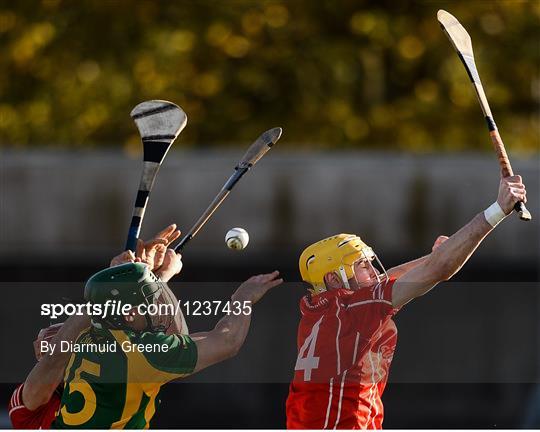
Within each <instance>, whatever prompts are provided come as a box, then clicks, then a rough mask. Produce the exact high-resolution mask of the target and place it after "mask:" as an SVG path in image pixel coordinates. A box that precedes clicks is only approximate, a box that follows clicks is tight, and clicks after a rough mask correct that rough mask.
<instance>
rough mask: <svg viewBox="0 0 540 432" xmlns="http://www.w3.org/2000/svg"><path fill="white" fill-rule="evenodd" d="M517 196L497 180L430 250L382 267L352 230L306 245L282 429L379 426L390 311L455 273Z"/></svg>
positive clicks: (520, 190) (521, 189)
mask: <svg viewBox="0 0 540 432" xmlns="http://www.w3.org/2000/svg"><path fill="white" fill-rule="evenodd" d="M518 201H523V202H526V191H525V186H524V185H523V183H522V180H521V177H520V176H512V177H506V178H502V179H501V182H500V185H499V193H498V197H497V201H495V203H493V204H492V205H491V206H490V207H488V208H487V209H486V210H485V211H484V212H481V213H478V214H477V215H476V216H475V217H474V218H473V219H472V220H471V221H470V222H469V223H467V224H466V225H465V226H464V227H463V228H461V229H460V230H459V231H457V232H456V233H455V234H454V235H452V236H451V237H450V238H447V237H443V236H441V237H439V238H438V239H437V241H436V242H435V245H434V247H433V250H432V252H431V254H429V255H427V256H425V257H422V258H419V259H417V260H415V261H411V262H409V263H405V264H403V265H401V266H398V267H395V268H393V269H390V270H389V271H388V273H387V272H386V271H385V270H384V268H383V267H382V264H381V263H380V261H379V259H378V258H377V256H376V255H375V253H374V252H373V250H372V249H371V248H370V247H369V246H368V245H366V244H365V243H364V242H363V241H362V240H361V239H360V238H359V237H357V236H355V235H350V234H339V235H336V236H333V237H329V238H326V239H324V240H321V241H319V242H317V243H314V244H313V245H311V246H309V247H308V248H307V249H305V250H304V252H303V253H302V255H301V256H300V261H299V266H300V273H301V275H302V279H303V280H304V281H305V282H307V283H309V284H310V285H311V286H310V289H309V291H310V292H309V293H308V295H306V296H305V297H304V298H302V300H301V301H300V311H301V313H302V318H301V321H300V325H299V327H298V336H297V343H298V357H297V361H296V365H295V374H294V378H293V382H292V383H291V385H290V388H289V397H288V399H287V405H286V409H287V428H289V429H327V428H339V429H381V428H382V423H383V404H382V401H381V396H382V393H383V391H384V388H385V386H386V382H387V378H388V372H389V368H390V364H391V362H392V358H393V355H394V350H395V347H396V343H397V329H396V325H395V324H394V321H393V320H392V316H393V315H394V314H395V313H396V312H397V311H398V310H399V309H400V308H401V307H402V306H404V305H405V304H406V303H408V302H409V301H411V300H413V299H414V298H416V297H419V296H421V295H424V294H425V293H427V292H428V291H429V290H431V289H432V288H433V287H434V286H435V285H437V284H438V283H439V282H442V281H446V280H448V279H450V278H451V277H452V276H453V275H454V274H456V273H457V272H458V271H459V270H460V268H461V267H462V266H463V264H464V263H465V262H466V261H467V260H468V259H469V257H470V256H471V255H472V254H473V252H474V251H475V250H476V248H477V247H478V246H479V245H480V243H481V242H482V240H483V239H484V238H485V237H486V236H487V235H488V234H489V233H490V232H491V231H492V230H493V228H494V227H495V226H496V225H497V224H498V223H499V222H500V221H501V220H503V219H504V218H505V217H506V216H507V215H508V214H510V213H511V212H512V210H513V208H514V205H515V204H516V203H517V202H518ZM374 264H377V266H378V267H380V271H379V270H377V268H376V267H375V266H374Z"/></svg>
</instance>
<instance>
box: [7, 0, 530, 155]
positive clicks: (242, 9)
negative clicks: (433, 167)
mask: <svg viewBox="0 0 540 432" xmlns="http://www.w3.org/2000/svg"><path fill="white" fill-rule="evenodd" d="M439 8H444V9H446V10H448V11H450V12H451V13H453V14H454V15H455V16H456V17H458V19H459V20H460V21H461V22H462V24H463V25H464V26H465V28H466V29H467V30H468V31H469V33H470V35H471V37H472V40H473V47H474V49H475V54H476V61H477V65H478V68H479V71H480V75H481V77H482V80H483V83H484V86H485V87H486V90H487V94H488V98H489V100H490V103H491V105H492V110H493V112H494V115H495V119H496V121H497V123H498V125H499V128H500V130H501V134H502V136H503V138H504V139H505V141H506V143H507V145H508V146H509V148H510V150H511V151H512V152H514V153H516V152H517V153H520V152H521V153H524V154H528V153H531V152H537V151H538V149H539V146H540V138H539V130H540V123H539V102H540V71H539V68H540V28H539V23H540V1H537V0H530V1H519V0H508V1H452V2H439V1H405V0H379V1H361V0H356V1H352V0H317V1H315V0H290V1H247V0H236V1H233V0H221V1H218V0H213V1H211V0H197V1H195V0H193V1H165V0H155V1H144V0H143V1H129V0H116V1H113V0H100V1H98V0H94V1H90V0H86V1H83V0H79V1H68V0H43V1H17V2H13V1H5V0H4V1H2V2H1V3H0V53H1V54H0V144H1V145H2V146H4V147H6V146H7V147H15V148H16V147H20V148H27V147H38V146H61V147H68V148H79V147H92V146H115V147H120V148H124V149H125V150H126V151H127V152H128V153H130V152H137V151H138V150H139V148H140V145H139V137H138V135H137V133H136V129H135V127H134V126H133V124H132V121H131V119H130V118H129V112H130V110H131V108H132V107H133V106H135V105H136V104H137V103H139V102H141V101H143V100H145V99H168V100H171V101H173V102H175V103H177V104H179V105H180V106H182V107H183V109H184V110H185V111H186V113H187V114H188V126H187V127H186V129H185V130H184V132H183V133H182V136H181V138H180V142H181V144H180V145H181V146H183V147H190V146H192V147H202V146H218V145H219V146H227V145H234V144H236V143H244V142H250V141H252V140H253V139H254V138H255V137H256V136H258V134H259V133H261V132H262V131H263V130H266V129H268V128H270V127H273V126H278V125H279V126H282V127H283V128H284V131H285V134H284V138H285V139H284V140H282V143H280V146H281V145H283V146H290V147H291V148H306V147H310V148H370V149H391V150H400V151H413V152H431V151H440V150H445V151H446V150H452V151H453V150H470V149H472V150H486V151H489V150H490V144H489V138H488V136H487V132H486V130H485V126H484V124H483V121H482V116H481V112H480V108H479V106H478V103H477V101H476V97H475V94H474V92H473V89H472V87H471V85H470V83H469V80H468V78H467V75H466V72H465V70H464V68H463V66H462V65H461V64H460V62H459V59H458V58H457V56H456V54H455V53H454V51H453V49H452V47H451V45H450V42H449V41H448V40H447V39H446V37H445V36H444V34H443V33H442V31H441V30H440V28H439V25H438V22H437V20H436V12H437V10H438V9H439ZM177 146H178V144H177Z"/></svg>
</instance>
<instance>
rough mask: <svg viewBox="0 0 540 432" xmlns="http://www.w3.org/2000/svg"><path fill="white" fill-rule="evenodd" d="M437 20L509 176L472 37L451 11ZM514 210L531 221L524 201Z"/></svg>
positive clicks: (510, 174)
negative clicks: (467, 77)
mask: <svg viewBox="0 0 540 432" xmlns="http://www.w3.org/2000/svg"><path fill="white" fill-rule="evenodd" d="M437 20H438V21H439V23H440V25H441V27H442V29H443V31H444V33H445V34H446V36H448V39H450V42H452V45H453V46H454V48H455V50H456V52H457V54H458V56H459V58H460V59H461V62H462V63H463V66H465V70H466V71H467V74H468V75H469V78H470V79H471V82H472V85H473V87H474V89H475V91H476V96H478V102H480V107H481V108H482V112H483V113H484V117H485V119H486V123H487V127H488V129H489V135H490V136H491V142H492V143H493V147H494V148H495V151H496V152H497V157H498V159H499V164H500V166H501V172H502V175H503V177H509V176H512V175H514V172H513V171H512V166H511V165H510V160H509V159H508V155H507V154H506V149H505V147H504V143H503V141H502V138H501V136H500V134H499V131H498V129H497V125H496V124H495V121H494V120H493V115H492V114H491V109H490V107H489V104H488V100H487V97H486V93H485V92H484V88H483V87H482V82H481V81H480V75H478V70H477V69H476V64H475V62H474V54H473V48H472V42H471V37H470V36H469V34H468V33H467V30H465V28H464V27H463V26H462V25H461V24H460V23H459V21H458V20H457V19H456V18H455V17H454V16H453V15H451V14H450V13H448V12H446V11H444V10H442V9H441V10H439V11H438V12H437ZM514 210H515V211H516V212H518V214H519V217H520V219H521V220H524V221H529V220H531V218H532V217H531V213H530V212H529V210H527V208H526V207H525V204H524V203H523V202H521V201H520V202H517V203H516V205H515V206H514Z"/></svg>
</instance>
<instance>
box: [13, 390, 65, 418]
mask: <svg viewBox="0 0 540 432" xmlns="http://www.w3.org/2000/svg"><path fill="white" fill-rule="evenodd" d="M23 387H24V384H21V385H19V386H18V387H17V388H16V389H15V391H14V392H13V395H12V396H11V400H10V401H9V405H8V413H9V418H10V420H11V424H12V425H13V428H14V429H50V428H51V424H52V422H53V420H54V418H55V417H56V412H57V411H58V409H59V408H60V397H61V395H60V393H59V391H58V390H56V391H55V392H54V393H53V394H52V396H51V398H50V399H49V402H47V403H46V404H45V405H41V406H40V407H39V408H37V409H35V410H34V411H30V410H29V409H28V408H26V407H25V406H24V403H23V400H22V394H23Z"/></svg>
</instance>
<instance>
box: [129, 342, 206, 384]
mask: <svg viewBox="0 0 540 432" xmlns="http://www.w3.org/2000/svg"><path fill="white" fill-rule="evenodd" d="M130 340H131V342H132V343H137V344H144V345H146V344H150V345H152V346H153V347H156V349H153V350H151V351H145V352H144V353H143V356H144V357H145V359H146V360H147V362H148V363H149V365H150V366H151V368H153V369H155V372H157V374H158V375H160V376H162V377H163V381H164V382H166V381H171V380H172V379H175V378H180V377H182V376H185V375H189V374H191V373H193V370H194V369H195V366H196V365H197V345H196V344H195V342H194V341H193V339H191V337H190V336H188V335H176V334H175V335H166V334H165V333H162V332H160V333H151V332H146V333H142V334H139V335H132V336H131V337H130ZM152 375H154V374H152Z"/></svg>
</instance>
